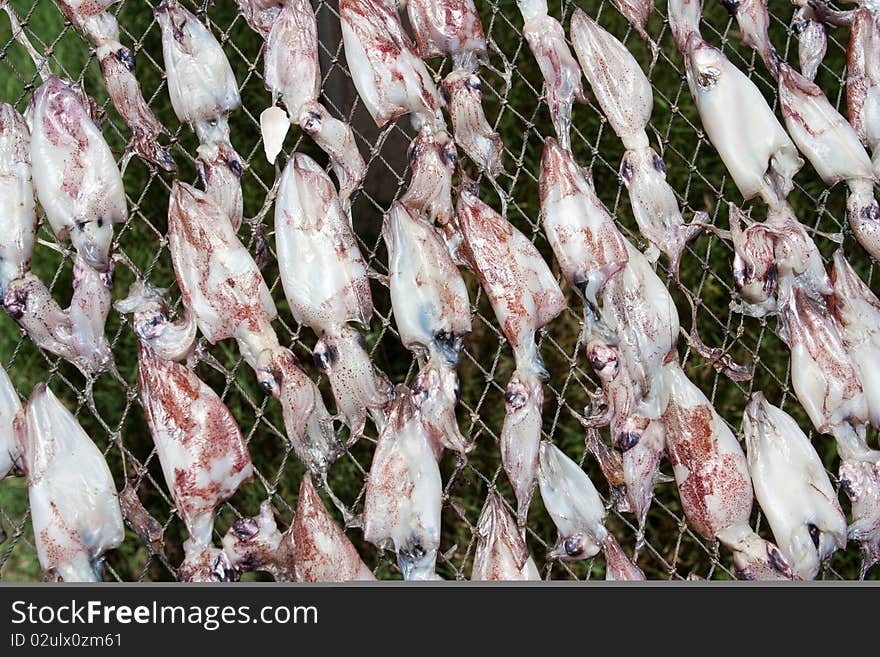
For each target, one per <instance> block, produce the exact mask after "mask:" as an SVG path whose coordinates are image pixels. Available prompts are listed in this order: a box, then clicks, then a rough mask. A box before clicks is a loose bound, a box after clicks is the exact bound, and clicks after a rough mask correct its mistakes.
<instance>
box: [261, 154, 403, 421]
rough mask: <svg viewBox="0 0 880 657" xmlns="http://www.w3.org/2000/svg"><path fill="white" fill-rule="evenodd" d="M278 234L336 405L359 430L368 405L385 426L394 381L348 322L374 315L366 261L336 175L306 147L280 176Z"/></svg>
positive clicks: (293, 303)
mask: <svg viewBox="0 0 880 657" xmlns="http://www.w3.org/2000/svg"><path fill="white" fill-rule="evenodd" d="M275 239H276V242H277V253H278V266H279V269H280V272H281V283H282V285H283V286H284V294H285V296H286V297H287V300H288V302H289V303H290V309H291V311H292V313H293V317H294V319H295V320H296V321H297V322H299V323H300V324H305V325H307V326H309V327H310V328H312V329H313V330H314V331H315V332H316V333H317V334H318V338H319V339H318V343H317V344H316V345H315V349H314V354H313V355H314V359H315V363H316V364H317V365H318V366H319V368H320V369H321V371H322V372H324V373H325V374H326V375H327V377H328V378H329V379H330V385H331V387H332V388H333V396H334V397H335V398H336V406H337V411H338V412H339V414H340V415H341V416H342V417H343V419H344V420H345V423H346V424H347V425H348V427H349V429H350V430H351V432H352V434H353V435H360V434H361V433H363V429H364V422H365V420H366V414H367V410H369V411H370V412H371V413H372V414H373V419H374V421H375V422H376V425H377V426H380V427H381V425H382V422H383V409H384V408H385V406H386V404H387V403H388V395H389V393H390V389H389V388H390V384H389V383H388V382H387V380H386V379H385V376H384V375H383V374H381V373H379V372H376V370H375V369H374V368H373V364H372V363H371V362H370V355H369V353H368V352H367V349H366V342H365V340H364V337H363V335H362V334H361V333H360V332H359V331H358V330H357V329H355V328H353V327H352V326H350V324H352V323H358V324H360V325H361V326H364V327H369V325H370V318H371V316H372V314H373V299H372V295H371V293H370V283H369V279H368V278H367V263H366V261H365V260H364V258H363V256H362V255H361V251H360V248H359V247H358V244H357V238H356V237H355V234H354V231H352V228H351V219H350V217H349V215H348V213H347V212H346V211H345V210H344V209H343V206H342V204H341V202H340V200H339V197H338V196H337V194H336V188H335V187H334V186H333V181H332V180H330V177H329V176H328V175H327V174H326V173H325V172H324V169H323V168H321V167H320V166H318V164H317V163H316V162H315V161H314V160H312V159H311V158H310V157H308V156H307V155H304V154H302V153H295V154H294V155H293V156H292V157H291V158H290V159H289V160H288V162H287V166H286V167H285V168H284V173H283V174H282V176H281V184H280V186H279V188H278V199H277V201H276V204H275Z"/></svg>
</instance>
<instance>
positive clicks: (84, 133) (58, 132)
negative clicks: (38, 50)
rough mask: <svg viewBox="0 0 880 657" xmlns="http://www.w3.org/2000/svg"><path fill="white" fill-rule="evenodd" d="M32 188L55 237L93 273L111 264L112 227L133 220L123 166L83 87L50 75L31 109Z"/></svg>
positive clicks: (39, 90) (103, 269) (36, 94)
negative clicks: (69, 245) (66, 243)
mask: <svg viewBox="0 0 880 657" xmlns="http://www.w3.org/2000/svg"><path fill="white" fill-rule="evenodd" d="M29 116H30V128H31V142H30V144H31V145H30V158H31V166H32V171H33V184H34V189H35V191H36V194H37V198H38V199H39V201H40V205H41V206H43V209H44V210H45V212H46V219H48V221H49V225H50V226H51V227H52V230H53V232H54V233H55V235H56V237H58V239H60V240H64V239H70V241H71V243H72V244H73V246H74V248H75V249H76V252H77V254H78V255H79V256H80V257H81V259H82V260H83V261H84V262H85V264H87V265H88V266H89V267H91V268H92V269H95V270H96V271H98V272H106V271H107V270H108V268H109V267H110V266H111V265H110V243H111V241H112V240H113V225H114V224H118V223H122V222H124V221H125V220H126V219H127V218H128V210H127V208H126V203H125V190H124V188H123V185H122V176H121V174H120V173H119V167H118V166H117V165H116V160H115V159H114V157H113V153H111V151H110V147H109V146H107V142H106V141H104V137H103V135H102V134H101V131H100V129H99V128H98V126H97V125H95V122H94V118H93V116H92V113H91V109H90V102H89V99H88V97H87V96H86V95H85V93H84V92H83V91H82V89H80V88H79V87H78V86H76V85H74V84H73V83H72V82H70V81H68V80H62V79H61V78H59V77H56V76H50V77H49V78H48V79H47V80H46V81H45V82H43V84H42V85H40V87H38V88H37V90H36V91H35V92H34V95H33V97H32V98H31V104H30V108H29Z"/></svg>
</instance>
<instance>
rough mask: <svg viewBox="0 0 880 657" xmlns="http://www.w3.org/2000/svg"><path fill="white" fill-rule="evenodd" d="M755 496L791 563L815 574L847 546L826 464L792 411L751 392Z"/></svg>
mask: <svg viewBox="0 0 880 657" xmlns="http://www.w3.org/2000/svg"><path fill="white" fill-rule="evenodd" d="M743 434H744V435H745V442H746V452H747V458H748V464H749V472H750V474H751V477H752V483H753V484H754V487H755V497H757V499H758V503H759V504H760V505H761V510H762V511H763V512H764V515H765V516H766V518H767V521H768V522H769V523H770V527H771V529H772V530H773V536H774V538H775V539H776V543H777V545H778V546H779V548H780V550H781V551H782V554H783V555H784V556H785V558H786V559H787V560H788V562H789V563H790V564H791V569H792V571H793V572H794V573H795V575H797V576H798V577H799V578H800V579H814V578H815V577H816V575H817V574H818V572H819V568H820V566H821V565H822V564H823V563H824V562H826V561H827V560H828V559H829V558H830V557H831V555H832V554H833V553H834V551H835V550H838V549H843V548H844V547H846V516H844V515H843V510H842V509H841V508H840V504H839V503H838V501H837V495H836V493H835V491H834V487H833V486H832V485H831V482H830V481H829V479H828V474H827V473H826V472H825V466H824V465H823V464H822V460H821V459H820V458H819V455H818V454H816V450H815V449H813V446H812V445H811V444H810V440H809V439H808V438H807V437H806V436H805V435H804V432H803V431H801V429H800V427H799V426H798V425H797V422H795V421H794V420H793V419H792V417H791V416H790V415H789V414H788V413H786V412H784V411H783V410H782V409H780V408H777V407H776V406H773V405H772V404H770V403H769V402H768V401H767V399H766V398H765V397H764V395H763V394H762V393H760V392H756V393H753V394H752V397H751V399H750V400H749V403H748V406H746V410H745V414H744V416H743Z"/></svg>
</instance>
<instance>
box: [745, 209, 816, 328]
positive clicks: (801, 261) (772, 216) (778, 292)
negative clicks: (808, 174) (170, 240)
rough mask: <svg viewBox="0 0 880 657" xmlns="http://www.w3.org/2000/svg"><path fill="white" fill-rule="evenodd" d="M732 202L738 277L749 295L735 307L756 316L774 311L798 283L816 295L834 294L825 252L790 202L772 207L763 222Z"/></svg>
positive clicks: (809, 292) (804, 289)
mask: <svg viewBox="0 0 880 657" xmlns="http://www.w3.org/2000/svg"><path fill="white" fill-rule="evenodd" d="M729 207H730V220H729V221H730V233H731V237H732V241H733V248H734V252H735V254H736V255H735V257H734V260H733V279H734V282H735V283H736V286H737V289H738V290H739V293H740V296H741V297H742V298H743V301H744V303H743V304H738V305H737V304H734V308H735V309H736V310H738V311H740V312H743V313H745V314H748V315H752V316H755V317H762V316H764V315H767V314H772V313H774V312H776V310H777V308H778V307H779V306H782V305H785V302H786V301H787V299H788V297H789V296H790V294H791V290H792V288H793V287H794V286H797V287H799V288H800V289H801V290H803V291H804V292H806V293H808V294H809V295H810V296H812V297H813V298H815V299H820V298H822V297H824V296H826V295H828V294H831V292H832V287H831V281H830V279H829V278H828V274H827V273H826V271H825V264H824V262H823V260H822V254H821V253H819V249H818V248H817V247H816V244H815V243H814V242H813V240H812V239H811V238H810V236H809V235H808V234H807V231H806V229H805V228H804V226H803V224H801V223H800V222H799V221H798V220H797V218H796V217H795V216H794V211H793V210H792V209H791V206H789V205H788V204H787V203H784V204H782V205H780V206H779V207H778V208H775V209H771V210H770V211H769V212H768V214H767V220H766V221H763V222H758V221H753V220H752V219H750V218H749V217H748V216H746V215H745V214H744V213H743V212H742V210H740V209H739V208H738V207H737V206H736V205H734V204H733V203H731V204H730V206H729ZM742 224H745V226H746V227H745V229H743V227H742ZM774 295H775V296H774Z"/></svg>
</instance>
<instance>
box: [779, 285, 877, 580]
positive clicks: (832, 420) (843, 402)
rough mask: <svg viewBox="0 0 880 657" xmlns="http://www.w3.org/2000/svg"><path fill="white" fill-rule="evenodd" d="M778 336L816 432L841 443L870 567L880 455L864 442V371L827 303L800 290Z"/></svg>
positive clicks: (853, 533)
mask: <svg viewBox="0 0 880 657" xmlns="http://www.w3.org/2000/svg"><path fill="white" fill-rule="evenodd" d="M778 330H779V332H780V334H781V336H782V337H783V339H784V340H785V342H786V344H788V346H789V348H790V349H791V379H792V387H793V388H794V391H795V394H796V395H797V397H798V399H799V400H800V402H801V405H802V406H803V407H804V410H805V411H806V412H807V415H808V416H809V418H810V420H811V421H812V423H813V426H815V427H816V430H817V431H819V432H821V433H827V434H830V435H832V436H833V437H834V439H835V441H836V443H837V453H838V455H839V456H840V461H841V464H840V469H839V471H838V476H839V478H840V480H841V485H842V487H843V489H844V491H845V492H846V494H847V496H848V497H849V498H850V501H851V502H852V516H853V521H852V524H851V525H850V527H849V530H848V535H849V538H850V539H852V540H856V541H859V542H860V543H861V544H862V548H863V550H864V551H865V554H866V560H865V562H866V565H867V566H870V565H871V564H873V563H875V562H876V561H877V560H878V559H880V451H877V450H872V449H869V448H868V445H867V442H866V440H865V428H866V424H867V421H868V418H869V407H868V401H867V398H866V395H865V393H864V388H863V386H862V382H861V379H860V377H859V371H858V369H857V367H856V365H854V364H853V362H852V360H851V358H850V356H849V354H848V353H847V350H846V347H845V343H844V340H843V337H842V336H841V329H840V327H839V326H838V324H837V322H836V320H835V318H834V316H833V315H832V313H831V312H830V310H829V309H828V307H827V305H826V304H825V302H824V301H820V300H816V299H814V298H812V297H810V296H809V295H808V294H807V293H805V292H804V291H802V290H801V288H800V287H797V286H796V287H795V288H794V289H793V292H792V294H791V295H790V296H789V299H788V301H787V303H786V304H785V306H783V307H782V308H781V309H780V327H779V329H778Z"/></svg>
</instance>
